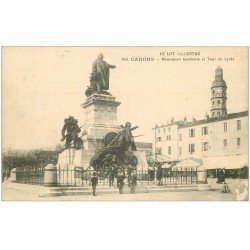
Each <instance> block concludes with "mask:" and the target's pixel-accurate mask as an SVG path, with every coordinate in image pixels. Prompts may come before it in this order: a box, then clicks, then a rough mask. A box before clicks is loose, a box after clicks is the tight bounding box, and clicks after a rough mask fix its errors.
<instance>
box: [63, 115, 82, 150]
mask: <svg viewBox="0 0 250 250" xmlns="http://www.w3.org/2000/svg"><path fill="white" fill-rule="evenodd" d="M65 132H67V134H65ZM80 132H81V129H80V127H79V126H78V121H77V120H76V119H75V118H74V117H73V116H69V118H67V119H65V120H64V126H63V128H62V139H61V141H64V140H65V139H66V143H65V147H66V148H70V147H71V142H72V141H73V148H76V149H79V148H82V147H83V142H82V139H81V138H80V137H78V133H80Z"/></svg>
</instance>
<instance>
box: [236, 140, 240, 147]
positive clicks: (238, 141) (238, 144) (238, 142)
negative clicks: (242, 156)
mask: <svg viewBox="0 0 250 250" xmlns="http://www.w3.org/2000/svg"><path fill="white" fill-rule="evenodd" d="M237 147H238V148H239V147H240V138H237Z"/></svg>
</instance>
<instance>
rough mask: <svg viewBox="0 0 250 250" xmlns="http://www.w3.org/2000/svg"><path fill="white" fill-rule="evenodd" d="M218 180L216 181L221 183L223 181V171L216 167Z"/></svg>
mask: <svg viewBox="0 0 250 250" xmlns="http://www.w3.org/2000/svg"><path fill="white" fill-rule="evenodd" d="M217 176H218V180H217V182H216V183H218V184H221V183H224V182H225V172H224V171H223V169H218V171H217Z"/></svg>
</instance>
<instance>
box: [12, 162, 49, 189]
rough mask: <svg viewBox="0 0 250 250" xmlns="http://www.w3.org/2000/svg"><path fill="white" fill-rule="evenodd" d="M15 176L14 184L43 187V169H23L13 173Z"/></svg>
mask: <svg viewBox="0 0 250 250" xmlns="http://www.w3.org/2000/svg"><path fill="white" fill-rule="evenodd" d="M14 173H15V174H16V182H18V183H25V184H31V185H43V181H44V167H42V166H40V167H25V168H23V169H18V170H16V171H15V172H14Z"/></svg>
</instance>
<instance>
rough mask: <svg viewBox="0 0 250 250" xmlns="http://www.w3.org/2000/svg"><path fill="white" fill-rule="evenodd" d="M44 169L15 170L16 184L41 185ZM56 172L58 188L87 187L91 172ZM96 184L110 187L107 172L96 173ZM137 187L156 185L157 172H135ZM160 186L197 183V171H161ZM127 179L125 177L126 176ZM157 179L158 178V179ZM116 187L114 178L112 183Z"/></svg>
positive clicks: (59, 169) (183, 169)
mask: <svg viewBox="0 0 250 250" xmlns="http://www.w3.org/2000/svg"><path fill="white" fill-rule="evenodd" d="M45 171H46V169H45V168H44V167H34V168H25V169H23V170H17V171H15V173H16V182H18V183H26V184H33V185H43V183H44V175H45ZM55 171H56V172H57V184H58V186H89V185H90V179H91V176H92V174H93V170H83V168H80V167H77V168H75V169H68V168H61V167H60V166H59V167H58V168H57V169H56V170H55ZM97 175H98V179H99V181H98V184H99V185H103V186H108V185H110V182H109V176H108V172H107V171H98V172H97ZM136 175H137V185H142V186H143V185H157V184H159V180H157V171H152V170H137V171H136ZM161 176H162V177H161V184H162V185H174V184H176V185H177V184H178V185H188V184H195V183H197V176H198V171H197V169H189V168H182V169H179V170H165V169H164V170H163V171H162V174H161ZM126 177H127V176H126ZM158 179H159V178H158ZM112 184H113V185H116V178H114V181H113V183H112ZM125 184H128V177H127V178H126V179H125Z"/></svg>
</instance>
